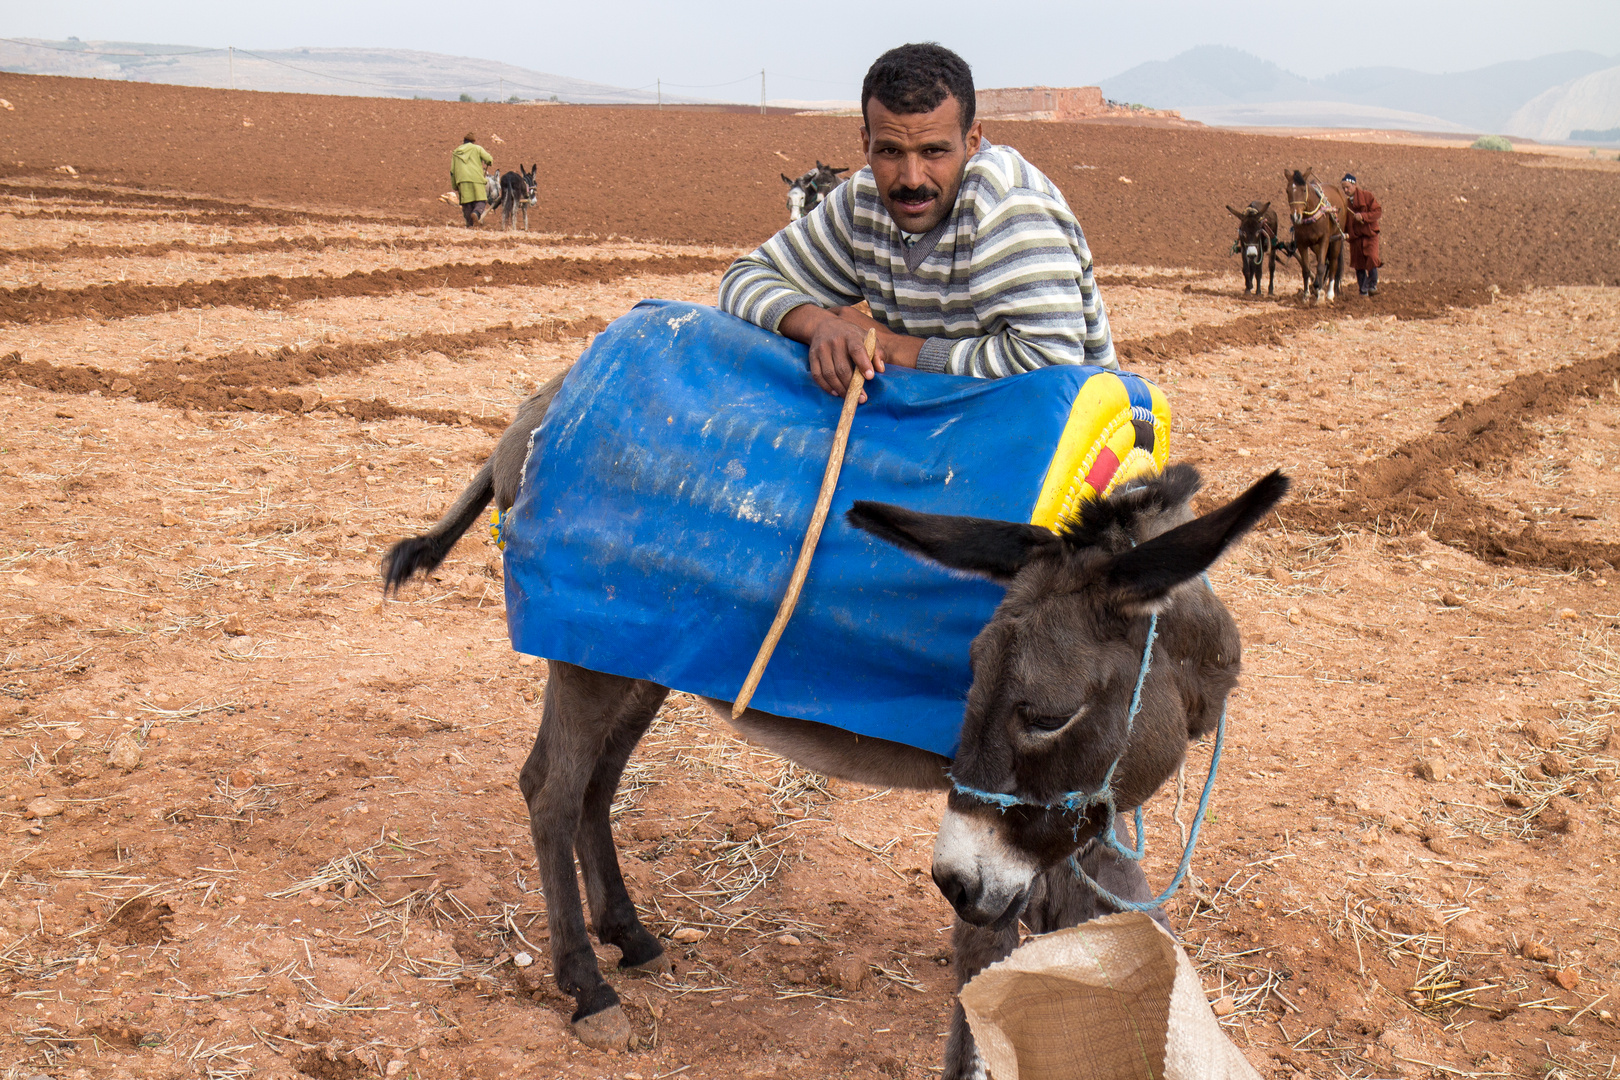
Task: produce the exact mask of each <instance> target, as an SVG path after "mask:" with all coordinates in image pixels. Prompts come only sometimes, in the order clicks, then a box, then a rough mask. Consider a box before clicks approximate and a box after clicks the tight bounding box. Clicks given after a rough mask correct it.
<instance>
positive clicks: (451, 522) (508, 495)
mask: <svg viewBox="0 0 1620 1080" xmlns="http://www.w3.org/2000/svg"><path fill="white" fill-rule="evenodd" d="M567 374H568V373H567V372H563V373H562V374H560V375H556V376H553V377H552V378H551V379H549V380H547V382H546V383H545V385H544V386H542V387H540V388H539V389H538V390H536V391H535V392H534V393H533V394H531V395H529V398H528V400H526V401H525V402H524V403H523V404H522V405H520V406H518V411H517V417H516V418H515V419H514V420H513V421H512V423H511V424H510V425H509V426H508V427H507V429H506V430H505V431H504V432H502V433H501V439H500V441H499V442H497V443H496V444H495V452H494V453H493V454H491V455H489V460H488V461H486V462H484V467H483V468H481V469H479V470H478V474H477V475H476V476H474V477H473V478H472V483H470V484H468V485H467V487H466V489H465V490H464V491H462V493H461V494H460V495H459V496H458V497H457V498H456V501H455V503H454V504H453V505H452V506H451V507H450V509H448V510H446V511H445V512H444V516H443V517H441V518H440V519H439V520H438V522H437V523H435V524H434V526H433V528H431V529H429V530H428V531H427V532H425V533H423V534H422V535H421V536H412V537H409V538H407V539H405V540H401V541H400V542H399V543H397V544H395V545H394V546H393V547H391V548H389V549H388V554H386V555H384V556H383V561H382V578H383V592H385V593H392V592H397V591H398V590H399V587H400V586H401V585H403V584H405V583H406V582H407V581H409V580H410V579H411V576H412V575H413V574H431V573H433V571H434V570H435V569H437V568H438V565H439V564H440V563H442V562H444V559H445V556H447V555H449V554H450V549H451V548H453V547H455V546H456V541H457V540H460V539H461V536H462V534H463V533H465V532H466V531H467V530H468V529H470V528H472V525H473V522H475V521H477V520H478V518H479V516H480V515H481V514H483V512H484V507H486V506H488V505H489V501H490V500H491V499H494V500H495V505H496V506H498V507H499V508H500V509H501V512H502V513H505V512H506V510H507V508H509V507H510V506H511V505H512V504H513V503H514V502H516V501H517V495H518V486H519V485H520V484H521V483H522V482H523V462H524V459H525V458H527V457H528V456H529V437H530V436H531V435H532V434H533V433H534V429H535V428H537V427H539V426H540V421H542V420H544V419H545V418H546V410H547V409H549V408H551V401H552V399H553V398H555V397H556V396H557V391H558V390H559V389H561V388H562V384H563V379H564V378H565V377H566V376H567Z"/></svg>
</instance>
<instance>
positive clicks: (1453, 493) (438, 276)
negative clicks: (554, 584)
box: [0, 240, 1617, 568]
mask: <svg viewBox="0 0 1620 1080" xmlns="http://www.w3.org/2000/svg"><path fill="white" fill-rule="evenodd" d="M385 243H386V241H383V240H377V241H373V244H374V245H375V246H374V247H372V248H371V249H370V250H371V251H372V252H377V251H378V250H380V248H381V245H383V244H385ZM312 246H313V245H312ZM726 261H727V260H726V259H725V258H724V257H723V256H712V255H702V256H689V255H680V254H676V255H656V256H650V257H647V256H643V257H637V258H634V259H625V258H622V257H614V256H609V257H604V258H600V259H590V258H586V259H580V258H543V259H534V260H530V261H529V262H527V263H521V264H511V263H506V262H502V261H499V260H496V261H494V262H491V263H485V264H477V265H467V264H459V263H454V264H437V265H433V266H429V267H417V268H400V267H388V268H379V269H373V270H370V271H366V272H359V271H356V272H353V273H350V274H348V275H345V276H343V277H338V278H334V277H330V276H324V275H321V276H307V277H300V278H292V279H286V278H281V277H279V276H268V277H267V276H259V277H252V278H237V279H226V280H214V281H204V282H198V283H188V284H187V285H185V286H155V285H147V286H132V285H117V286H94V287H90V288H86V289H77V290H52V289H21V290H10V291H7V292H6V293H3V294H0V316H9V318H10V319H11V321H14V322H22V323H25V324H31V323H33V322H34V321H35V320H37V319H41V318H44V319H50V320H51V321H57V322H68V323H71V320H72V318H73V317H74V314H75V312H76V311H89V310H94V309H95V308H96V306H97V305H100V306H105V307H107V308H109V309H111V310H114V311H121V312H124V313H125V317H134V316H138V315H139V314H141V313H142V312H143V311H145V310H151V309H153V308H154V307H155V308H157V309H160V310H167V309H168V307H169V306H170V305H171V304H172V305H173V306H174V307H175V308H176V310H177V311H179V310H185V309H187V308H194V307H197V306H199V305H203V304H224V305H227V306H230V307H233V308H246V309H248V310H253V309H255V308H257V309H260V310H263V309H267V308H268V309H277V310H280V309H288V308H293V307H295V306H305V307H307V306H309V305H311V304H312V302H317V301H320V300H328V299H336V298H341V297H358V298H364V297H381V296H389V295H398V294H401V293H408V292H418V293H422V292H423V290H422V289H421V286H423V285H433V286H437V287H438V290H440V291H441V292H442V291H443V290H446V289H447V290H449V292H450V293H452V294H453V293H455V292H456V291H457V290H470V289H482V290H499V289H502V288H503V287H510V286H515V285H520V286H522V287H523V288H525V289H534V288H544V287H545V286H547V285H552V286H561V287H564V288H567V287H570V286H578V285H579V284H580V283H582V282H598V283H606V282H612V281H615V280H620V279H624V278H627V277H630V276H632V275H633V276H635V277H637V278H651V279H653V282H655V281H656V279H657V278H659V277H662V276H666V275H667V276H672V277H673V276H691V275H693V274H697V275H699V276H700V277H704V278H712V277H713V276H714V275H715V274H717V272H718V270H720V269H721V268H723V266H724V265H725V264H726ZM1103 280H1104V284H1105V286H1106V285H1107V284H1108V281H1109V279H1108V278H1107V277H1106V276H1105V277H1104V279H1103ZM1197 280H1198V283H1197V284H1193V283H1192V282H1190V281H1184V280H1183V279H1182V278H1177V277H1173V276H1165V275H1141V274H1129V273H1127V274H1122V275H1120V276H1119V286H1117V287H1121V288H1129V289H1131V290H1132V291H1133V294H1134V292H1135V291H1136V290H1144V289H1145V290H1147V299H1146V300H1145V302H1143V303H1141V304H1126V305H1120V307H1119V308H1117V309H1116V314H1115V321H1116V326H1117V329H1118V332H1119V334H1120V339H1121V340H1120V354H1121V357H1122V360H1123V361H1124V362H1125V363H1126V364H1127V365H1134V366H1136V367H1138V368H1147V367H1148V366H1149V365H1158V367H1159V369H1160V373H1161V374H1163V373H1165V372H1174V370H1175V365H1178V364H1181V365H1185V364H1186V363H1187V362H1188V361H1192V360H1194V359H1195V358H1198V357H1200V356H1204V355H1206V354H1211V353H1218V352H1220V351H1222V350H1231V349H1249V350H1253V349H1256V348H1266V349H1271V350H1283V351H1286V350H1287V348H1288V345H1289V342H1290V341H1291V340H1292V339H1296V338H1298V337H1299V336H1300V335H1302V334H1307V333H1313V332H1314V331H1316V330H1318V329H1320V328H1321V327H1322V326H1324V325H1326V326H1329V327H1332V326H1333V325H1335V324H1334V322H1333V318H1332V316H1333V315H1334V314H1335V313H1340V314H1347V313H1351V312H1353V314H1354V320H1353V321H1354V322H1357V323H1367V322H1370V321H1372V320H1382V321H1384V322H1386V323H1400V322H1410V321H1412V320H1427V321H1433V320H1439V319H1442V318H1445V317H1448V316H1450V315H1451V314H1453V313H1455V312H1456V311H1457V310H1459V308H1461V309H1464V310H1466V309H1468V308H1473V307H1477V306H1479V305H1482V304H1485V305H1489V304H1493V303H1494V302H1495V301H1496V300H1497V298H1498V294H1496V293H1492V292H1489V291H1487V290H1485V289H1481V288H1468V287H1463V288H1445V287H1436V286H1407V287H1404V288H1402V289H1399V290H1389V291H1388V293H1387V294H1386V295H1385V296H1384V297H1381V298H1378V299H1376V300H1374V301H1370V302H1368V301H1362V302H1359V303H1358V304H1357V306H1356V307H1354V308H1350V307H1348V306H1346V305H1341V306H1340V308H1338V309H1336V311H1329V310H1327V309H1321V308H1306V307H1300V306H1298V305H1297V304H1296V303H1292V302H1290V303H1285V304H1283V305H1281V306H1277V305H1270V304H1268V305H1266V306H1267V307H1268V308H1269V310H1262V311H1258V312H1254V313H1250V314H1241V313H1239V312H1241V311H1242V308H1243V305H1234V303H1233V301H1232V297H1231V292H1230V285H1229V283H1227V282H1220V281H1219V280H1218V279H1216V280H1211V279H1210V278H1209V277H1208V276H1207V275H1204V276H1202V277H1201V278H1199V279H1197ZM1189 294H1191V295H1193V296H1194V297H1196V298H1197V299H1199V300H1200V301H1203V302H1205V303H1206V306H1208V307H1213V308H1215V309H1216V310H1219V311H1223V313H1224V320H1223V321H1221V322H1219V323H1213V324H1208V323H1206V324H1202V325H1189V326H1186V327H1185V328H1181V329H1175V330H1168V331H1163V332H1160V333H1155V334H1148V335H1145V336H1136V337H1132V336H1130V334H1129V327H1130V326H1131V325H1132V323H1133V317H1134V318H1135V319H1139V320H1140V321H1141V322H1143V323H1151V322H1164V321H1166V320H1164V319H1158V318H1155V317H1154V316H1153V314H1152V312H1153V310H1154V309H1155V308H1163V307H1165V306H1167V304H1175V305H1176V310H1177V311H1179V310H1180V305H1181V304H1183V303H1186V302H1187V298H1188V296H1189ZM1160 297H1162V299H1160ZM603 325H605V323H604V321H603V320H602V319H601V318H600V317H595V316H591V317H585V318H583V319H566V318H558V317H555V316H551V317H541V318H539V319H538V320H537V321H534V322H531V323H529V324H528V325H524V326H517V325H513V324H511V323H508V324H507V325H504V326H494V327H486V328H482V329H477V330H470V331H463V332H460V333H443V332H428V333H419V334H410V335H406V336H404V337H399V338H394V339H392V340H389V341H387V342H377V341H369V340H359V341H351V342H347V343H339V344H321V345H315V346H313V347H299V346H286V347H282V348H280V349H277V350H273V351H271V352H269V353H256V352H252V351H240V350H239V351H236V352H232V353H227V354H223V355H215V356H212V357H209V358H207V359H199V360H190V359H187V360H184V361H168V362H156V361H147V362H145V363H143V364H141V365H139V366H138V367H134V368H131V367H128V366H123V365H120V366H118V367H111V368H108V367H102V366H99V365H97V364H92V363H77V364H64V363H60V362H52V361H50V360H44V359H27V358H25V357H24V355H23V354H22V352H21V351H20V350H19V351H14V352H11V353H9V354H6V355H5V356H3V357H0V378H9V379H15V380H18V381H20V382H23V383H26V384H28V385H30V386H34V387H37V388H39V389H42V390H49V391H53V392H61V393H70V394H88V393H96V394H100V395H103V396H108V397H129V398H132V399H134V400H139V401H149V402H158V403H161V404H164V405H167V406H170V407H175V408H182V409H193V408H196V409H217V410H227V411H250V412H267V411H268V412H286V413H305V412H311V411H314V410H316V409H325V410H328V411H331V412H334V413H337V414H338V415H347V416H352V417H354V418H356V419H358V420H365V421H376V420H381V419H392V418H398V417H414V418H417V419H420V420H424V421H428V422H433V423H447V424H453V425H467V424H474V425H476V426H478V427H480V428H482V429H484V430H487V431H498V430H499V429H500V428H501V427H503V426H504V423H505V416H506V414H505V412H504V411H503V410H502V409H501V408H500V407H499V403H497V404H496V408H495V409H494V410H493V411H491V410H490V409H488V408H480V409H479V411H478V415H476V416H473V415H470V414H469V413H468V412H466V411H465V410H464V409H460V408H455V407H445V406H432V407H424V406H422V405H419V404H404V403H397V402H395V401H392V400H390V398H389V397H388V396H385V395H379V394H376V393H370V394H368V395H367V396H365V397H363V398H362V397H351V396H334V395H331V394H330V393H329V392H323V391H322V389H321V388H320V386H319V385H318V384H320V383H322V381H323V380H326V381H330V380H334V379H337V378H339V377H341V376H345V375H354V374H357V373H359V372H361V371H363V370H365V369H368V368H373V367H376V366H378V365H382V364H387V363H390V362H393V361H396V360H399V359H402V358H406V357H410V356H413V355H417V354H422V353H437V354H440V355H443V356H448V357H454V356H457V355H460V354H462V353H465V352H467V351H468V350H472V349H479V348H488V347H490V346H494V345H504V346H508V347H511V348H518V347H522V346H525V345H528V344H531V343H538V342H556V341H558V340H566V339H571V338H580V337H585V336H588V335H589V334H590V333H593V332H594V331H596V330H599V329H601V328H602V326H603ZM1397 373H1398V372H1397ZM1615 374H1616V358H1615V356H1614V355H1613V354H1609V355H1606V356H1599V357H1593V358H1590V359H1588V360H1585V361H1582V362H1580V363H1578V364H1577V365H1576V366H1575V367H1572V368H1571V369H1570V370H1569V371H1567V372H1563V373H1560V374H1558V375H1554V376H1544V375H1541V374H1539V373H1536V374H1526V375H1523V376H1520V377H1519V378H1518V381H1517V382H1515V383H1514V384H1512V385H1511V386H1510V387H1509V388H1508V389H1507V390H1504V391H1503V392H1502V393H1499V394H1497V395H1495V396H1492V397H1490V398H1488V399H1486V400H1485V401H1483V402H1482V403H1480V404H1478V405H1465V406H1464V407H1463V409H1462V412H1461V413H1459V414H1458V416H1463V415H1466V417H1468V418H1469V419H1468V420H1466V421H1464V420H1461V419H1458V416H1454V417H1451V418H1450V419H1449V420H1448V421H1447V422H1446V423H1447V424H1448V425H1449V427H1450V428H1455V427H1456V426H1457V425H1458V424H1465V425H1472V427H1473V428H1474V429H1475V430H1478V431H1484V430H1487V429H1489V430H1491V431H1493V432H1494V433H1495V434H1494V436H1493V437H1492V438H1490V439H1487V440H1485V442H1482V443H1479V444H1478V445H1475V446H1473V447H1472V448H1471V449H1470V448H1468V447H1467V446H1465V445H1464V444H1467V443H1469V440H1468V439H1467V438H1466V437H1459V436H1457V435H1456V434H1455V432H1454V431H1453V432H1452V433H1451V434H1449V435H1433V434H1428V433H1414V434H1410V435H1407V436H1405V437H1403V438H1400V439H1399V441H1397V442H1396V443H1395V444H1394V445H1393V446H1392V447H1390V448H1389V449H1388V451H1387V460H1386V462H1384V463H1375V462H1373V461H1371V460H1369V461H1368V462H1367V463H1364V464H1362V465H1357V466H1355V467H1354V468H1352V469H1350V470H1349V471H1347V472H1346V473H1345V474H1344V476H1343V477H1342V479H1341V480H1340V481H1339V486H1338V490H1337V492H1336V493H1335V494H1334V495H1333V496H1332V497H1325V498H1323V499H1316V500H1314V501H1312V502H1311V503H1310V504H1309V506H1308V509H1307V510H1306V511H1304V513H1305V517H1302V518H1299V520H1300V521H1301V522H1305V521H1309V522H1311V523H1312V524H1314V525H1315V526H1317V527H1334V526H1341V525H1358V524H1360V525H1365V524H1370V523H1382V522H1384V521H1386V520H1388V521H1391V522H1395V521H1404V522H1405V523H1406V526H1407V527H1416V525H1415V523H1417V522H1418V521H1420V520H1422V519H1427V524H1428V527H1429V529H1430V531H1431V532H1432V534H1433V535H1435V536H1436V537H1438V538H1444V539H1446V540H1448V542H1453V543H1456V544H1458V545H1459V546H1460V547H1463V548H1465V549H1466V550H1469V551H1471V552H1472V553H1474V554H1475V555H1477V556H1479V557H1482V558H1491V559H1497V560H1501V561H1506V562H1517V563H1522V564H1525V565H1545V566H1553V567H1558V568H1576V567H1599V568H1601V567H1603V566H1605V565H1609V564H1613V563H1614V562H1615V561H1616V558H1615V556H1616V554H1617V549H1616V547H1615V545H1614V542H1613V541H1612V540H1605V539H1599V540H1587V539H1584V538H1574V537H1558V536H1544V535H1542V534H1541V533H1539V532H1538V531H1537V528H1536V526H1535V525H1534V524H1532V525H1529V526H1524V525H1522V524H1521V523H1520V518H1521V516H1522V515H1521V514H1520V513H1519V512H1518V511H1517V510H1514V509H1511V508H1503V507H1493V506H1491V505H1489V504H1488V503H1486V502H1484V501H1482V500H1480V499H1479V498H1475V497H1472V496H1467V497H1465V496H1463V495H1462V494H1461V492H1460V490H1459V489H1458V487H1457V485H1456V484H1455V483H1453V482H1452V481H1451V480H1450V479H1448V478H1444V477H1443V474H1442V472H1441V471H1442V470H1447V469H1450V470H1451V472H1452V474H1453V475H1454V474H1455V469H1456V466H1457V465H1458V464H1462V465H1464V466H1466V467H1470V468H1473V469H1476V470H1477V469H1481V468H1486V467H1489V466H1491V465H1500V464H1501V463H1502V462H1504V461H1507V460H1510V459H1511V458H1512V456H1513V454H1514V453H1515V452H1516V451H1518V450H1522V449H1523V446H1524V443H1525V442H1526V440H1527V439H1529V438H1531V435H1530V434H1529V433H1528V430H1527V429H1526V428H1525V427H1524V420H1525V419H1529V418H1530V417H1531V415H1532V414H1534V415H1547V414H1549V413H1556V412H1558V411H1560V410H1561V409H1562V407H1563V405H1564V404H1565V403H1567V402H1568V400H1569V398H1570V394H1571V392H1575V393H1581V392H1584V393H1588V394H1591V393H1595V391H1594V390H1593V389H1592V388H1593V387H1594V386H1596V387H1599V388H1601V387H1602V386H1603V385H1604V384H1605V383H1606V382H1607V381H1609V380H1610V379H1612V378H1613V377H1614V376H1615ZM1309 381H1310V380H1309V379H1308V378H1306V379H1304V380H1303V381H1302V382H1297V383H1296V382H1292V381H1290V380H1287V379H1280V380H1277V381H1275V382H1270V383H1266V384H1263V385H1262V386H1260V387H1248V388H1246V389H1247V390H1248V392H1249V393H1250V394H1254V395H1256V396H1257V397H1259V398H1268V397H1269V398H1273V399H1277V400H1274V401H1272V402H1271V403H1270V405H1269V408H1268V409H1267V414H1268V416H1269V418H1270V419H1272V420H1285V419H1289V418H1290V417H1289V415H1288V414H1289V413H1291V412H1293V413H1296V414H1297V418H1298V419H1299V420H1300V421H1305V420H1306V419H1307V418H1312V419H1314V420H1316V422H1317V423H1319V424H1320V423H1322V422H1324V420H1323V418H1324V413H1323V409H1322V408H1321V405H1320V403H1319V400H1318V399H1319V398H1320V396H1321V394H1320V388H1317V390H1316V391H1312V390H1311V389H1310V387H1309V385H1308V384H1309ZM1527 386H1528V387H1531V388H1537V387H1539V388H1541V392H1537V391H1536V390H1535V389H1531V390H1528V391H1527V389H1526V387H1527ZM1583 388H1584V389H1583ZM1291 389H1292V390H1297V391H1304V392H1303V393H1302V394H1301V395H1300V398H1299V401H1300V404H1299V406H1295V407H1290V406H1287V405H1284V404H1283V402H1286V401H1288V400H1290V398H1291V396H1292V395H1291V392H1290V391H1291ZM1257 392H1258V393H1257ZM1256 404H1257V402H1255V401H1253V400H1251V401H1250V402H1248V403H1246V404H1244V405H1243V406H1241V411H1243V412H1248V413H1251V414H1252V413H1254V412H1255V411H1256ZM1519 413H1523V414H1524V415H1523V416H1520V415H1518V414H1519ZM1480 418H1487V419H1480ZM1502 428H1511V429H1512V431H1513V432H1515V433H1516V434H1514V435H1511V436H1510V435H1505V434H1503V433H1502V432H1501V431H1499V430H1498V429H1502ZM1229 430H1230V427H1229ZM1397 434H1398V433H1397ZM1437 439H1438V442H1437ZM1273 441H1274V443H1275V442H1277V440H1273ZM1286 442H1287V440H1286V439H1283V440H1281V445H1286ZM1487 444H1488V445H1487ZM1436 446H1440V447H1450V448H1451V450H1450V452H1448V453H1438V454H1437V453H1436V451H1435V449H1434V447H1436ZM1414 457H1420V458H1421V459H1422V460H1423V462H1425V463H1426V464H1425V465H1423V466H1421V467H1419V466H1412V467H1402V468H1394V469H1393V472H1392V467H1391V466H1390V465H1388V464H1387V462H1389V461H1393V462H1407V461H1409V460H1410V459H1413V458H1414ZM1324 464H1325V463H1324ZM1391 475H1395V476H1398V477H1399V478H1400V479H1399V481H1397V482H1394V483H1392V482H1391V480H1390V479H1389V477H1390V476H1391ZM1437 476H1441V477H1442V478H1441V479H1438V480H1437V479H1436V477H1437ZM1587 520H1597V518H1596V517H1595V516H1588V518H1587ZM1504 537H1507V538H1508V539H1504Z"/></svg>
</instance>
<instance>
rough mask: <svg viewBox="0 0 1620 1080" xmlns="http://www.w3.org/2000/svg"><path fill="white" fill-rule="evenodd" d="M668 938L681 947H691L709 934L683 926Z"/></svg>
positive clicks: (692, 927)
mask: <svg viewBox="0 0 1620 1080" xmlns="http://www.w3.org/2000/svg"><path fill="white" fill-rule="evenodd" d="M669 936H670V937H671V938H672V939H673V940H675V941H678V942H680V943H681V944H682V945H693V944H696V943H697V942H699V941H702V940H703V939H704V938H706V937H708V936H709V932H708V931H707V930H699V929H698V928H697V927H695V926H683V927H681V928H680V929H678V930H676V931H675V932H674V933H673V934H671V935H669Z"/></svg>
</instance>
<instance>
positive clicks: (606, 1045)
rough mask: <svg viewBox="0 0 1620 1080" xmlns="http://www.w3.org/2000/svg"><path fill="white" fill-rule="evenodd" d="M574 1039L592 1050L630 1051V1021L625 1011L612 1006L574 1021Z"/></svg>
mask: <svg viewBox="0 0 1620 1080" xmlns="http://www.w3.org/2000/svg"><path fill="white" fill-rule="evenodd" d="M574 1037H575V1038H576V1039H578V1040H579V1041H580V1042H582V1043H584V1044H585V1045H586V1046H588V1047H590V1048H591V1049H592V1050H628V1049H630V1020H629V1018H628V1017H626V1016H625V1015H624V1009H622V1008H620V1007H619V1006H618V1005H613V1006H610V1007H609V1008H606V1009H603V1010H602V1011H601V1012H599V1013H592V1014H591V1015H589V1016H587V1017H585V1018H584V1019H581V1020H575V1021H574Z"/></svg>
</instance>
